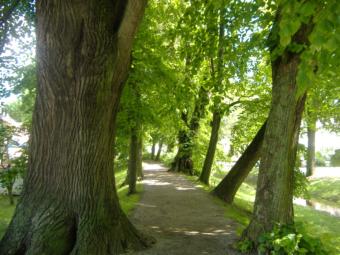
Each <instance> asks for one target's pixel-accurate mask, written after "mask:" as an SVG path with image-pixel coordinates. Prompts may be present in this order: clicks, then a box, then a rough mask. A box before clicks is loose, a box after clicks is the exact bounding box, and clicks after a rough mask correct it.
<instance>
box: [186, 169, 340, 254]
mask: <svg viewBox="0 0 340 255" xmlns="http://www.w3.org/2000/svg"><path fill="white" fill-rule="evenodd" d="M255 175H256V173H252V174H251V175H250V176H249V177H248V178H247V180H246V181H247V182H245V183H243V184H242V185H241V187H240V189H239V191H238V192H237V194H236V197H235V200H234V203H233V204H232V205H228V204H225V203H224V202H222V201H221V200H218V199H217V198H215V200H216V202H217V203H219V204H222V205H223V206H224V207H225V209H226V210H225V214H226V217H228V218H232V219H234V220H235V221H237V222H239V223H240V227H239V229H238V233H239V234H241V233H242V231H243V229H244V228H245V227H246V226H247V225H248V223H249V220H250V217H251V212H252V208H253V204H254V199H255V192H256V191H255V186H254V185H255V184H256V176H255ZM222 176H223V175H221V174H215V175H214V176H212V183H214V184H217V183H219V181H220V180H221V178H222ZM188 179H190V180H191V181H194V182H195V183H196V184H197V185H196V186H199V187H201V188H202V189H204V190H206V191H208V192H209V191H211V190H212V187H207V186H204V185H202V184H199V183H198V182H197V177H188ZM310 193H311V198H312V199H315V200H320V201H328V202H329V203H330V202H333V204H334V203H335V204H336V203H339V199H340V198H339V194H340V179H333V178H327V179H326V178H323V179H322V180H320V179H316V180H312V181H311V182H310ZM337 205H338V206H339V207H340V205H339V204H337ZM294 211H295V221H296V222H297V223H300V222H301V223H303V226H304V229H305V231H306V232H307V233H308V234H309V235H311V236H313V237H316V238H320V239H321V241H322V243H323V244H324V245H325V247H326V248H327V249H328V250H329V251H330V255H339V254H340V219H339V218H337V217H334V216H331V215H329V214H327V213H324V212H319V211H315V210H313V209H311V208H308V207H303V206H298V205H295V206H294Z"/></svg>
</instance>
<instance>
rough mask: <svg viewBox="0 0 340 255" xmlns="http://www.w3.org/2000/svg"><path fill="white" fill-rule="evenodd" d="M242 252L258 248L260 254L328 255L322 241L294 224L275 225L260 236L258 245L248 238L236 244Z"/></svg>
mask: <svg viewBox="0 0 340 255" xmlns="http://www.w3.org/2000/svg"><path fill="white" fill-rule="evenodd" d="M235 246H236V247H235V248H236V249H237V250H239V251H240V252H242V253H249V252H251V251H254V250H255V249H256V250H257V253H258V254H259V255H269V254H270V255H303V254H306V255H328V254H329V252H328V251H327V250H326V249H325V248H324V247H323V245H322V243H321V241H320V240H319V239H316V238H312V237H310V236H309V235H307V234H306V233H305V231H304V229H303V227H302V226H299V231H297V229H296V228H295V226H294V225H279V224H277V225H275V226H274V228H273V230H272V231H271V232H267V233H264V234H262V235H261V236H260V237H259V238H258V243H257V246H256V245H255V244H254V243H253V242H251V241H250V240H248V239H245V240H242V241H239V242H238V243H236V245H235Z"/></svg>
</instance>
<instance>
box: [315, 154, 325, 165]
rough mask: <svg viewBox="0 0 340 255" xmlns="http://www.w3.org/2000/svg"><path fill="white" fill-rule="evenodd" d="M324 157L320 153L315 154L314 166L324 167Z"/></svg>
mask: <svg viewBox="0 0 340 255" xmlns="http://www.w3.org/2000/svg"><path fill="white" fill-rule="evenodd" d="M326 160H327V158H326V156H324V155H323V154H322V153H321V152H319V151H317V152H316V153H315V165H316V166H326Z"/></svg>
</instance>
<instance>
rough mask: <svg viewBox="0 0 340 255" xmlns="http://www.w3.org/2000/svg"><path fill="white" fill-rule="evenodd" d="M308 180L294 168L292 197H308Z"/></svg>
mask: <svg viewBox="0 0 340 255" xmlns="http://www.w3.org/2000/svg"><path fill="white" fill-rule="evenodd" d="M308 185H309V181H308V179H307V177H306V175H305V174H304V173H302V172H301V171H300V170H299V168H295V169H294V193H293V194H294V197H303V198H309V193H308Z"/></svg>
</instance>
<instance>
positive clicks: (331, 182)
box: [308, 178, 340, 208]
mask: <svg viewBox="0 0 340 255" xmlns="http://www.w3.org/2000/svg"><path fill="white" fill-rule="evenodd" d="M308 191H309V193H310V196H311V198H312V199H313V200H316V201H318V202H320V203H324V204H327V205H330V206H335V207H339V208H340V178H318V179H311V180H310V185H309V188H308Z"/></svg>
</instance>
